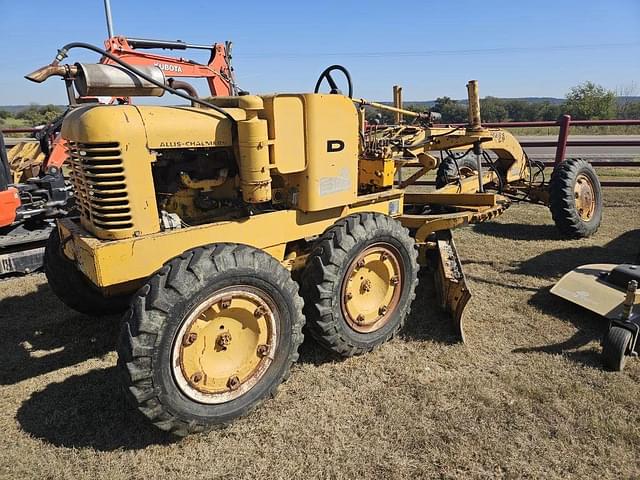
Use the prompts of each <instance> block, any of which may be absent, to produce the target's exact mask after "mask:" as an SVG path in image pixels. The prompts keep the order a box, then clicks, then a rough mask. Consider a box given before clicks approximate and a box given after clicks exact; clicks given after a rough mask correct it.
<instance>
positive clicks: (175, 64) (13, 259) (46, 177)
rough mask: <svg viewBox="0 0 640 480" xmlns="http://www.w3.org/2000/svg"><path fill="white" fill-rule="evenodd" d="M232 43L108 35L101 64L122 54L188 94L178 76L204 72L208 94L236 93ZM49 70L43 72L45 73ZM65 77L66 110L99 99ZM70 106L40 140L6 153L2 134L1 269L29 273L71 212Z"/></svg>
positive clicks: (119, 93) (121, 95)
mask: <svg viewBox="0 0 640 480" xmlns="http://www.w3.org/2000/svg"><path fill="white" fill-rule="evenodd" d="M231 48H232V45H231V42H225V43H224V44H221V43H216V44H213V45H194V44H189V43H185V42H182V41H166V40H148V39H141V38H127V37H123V36H110V38H108V39H107V40H106V41H105V52H107V54H108V56H107V55H104V56H102V58H101V59H100V64H102V65H113V64H115V60H114V59H120V60H123V61H126V62H127V63H129V64H131V65H137V66H142V67H145V66H151V67H157V68H158V69H160V70H162V72H164V73H165V74H166V76H167V80H166V83H167V85H169V86H171V87H173V88H175V89H179V90H182V91H186V92H187V93H188V94H190V95H191V96H194V95H195V96H197V94H196V92H195V90H194V89H193V87H192V86H191V85H190V84H189V83H187V82H184V81H181V80H176V78H202V79H205V80H206V82H207V86H208V89H209V94H210V95H212V96H216V95H221V96H228V95H235V94H237V93H238V92H237V89H236V84H235V80H234V75H233V68H232V67H231ZM146 49H170V50H187V49H191V50H192V49H196V50H205V51H208V52H210V57H209V60H208V62H207V63H206V64H200V63H197V62H194V61H192V60H188V59H185V58H174V57H168V56H165V55H158V54H155V53H148V52H146V51H145V50H146ZM89 68H91V67H89ZM43 73H44V72H43ZM51 73H53V72H52V71H48V72H46V74H47V75H49V74H51ZM83 74H86V75H89V76H91V82H92V84H94V85H95V84H96V83H97V84H99V85H100V86H101V87H107V86H108V85H106V84H105V83H104V82H105V81H108V79H107V78H99V77H95V75H100V74H99V72H98V71H97V70H94V71H91V72H83ZM30 80H34V81H39V80H40V79H39V78H30ZM66 80H67V81H66V87H67V90H69V89H71V93H72V94H71V96H70V97H69V98H70V99H72V101H71V102H70V105H69V110H71V109H73V108H76V107H77V106H79V105H83V104H87V103H97V102H98V99H97V95H95V94H94V93H93V92H91V91H87V92H85V95H83V96H81V97H80V98H76V97H75V95H74V94H73V78H72V77H71V76H69V75H67V76H66ZM40 81H41V80H40ZM134 93H135V92H134ZM105 96H109V97H112V98H111V103H116V104H123V103H129V98H128V96H129V94H128V93H127V91H125V90H124V89H117V90H115V95H114V96H111V95H105ZM69 110H67V112H65V113H64V114H63V115H61V116H60V117H59V118H58V119H57V120H55V121H54V122H52V123H51V124H50V125H47V126H46V127H45V128H43V129H42V130H40V131H39V132H38V133H37V138H38V140H39V142H21V143H19V144H17V145H16V146H14V147H13V148H12V149H11V150H10V151H9V152H8V154H7V150H6V148H5V146H4V139H2V138H0V156H1V163H2V167H0V275H4V274H8V273H18V272H19V273H28V272H30V271H33V270H35V269H37V268H40V267H41V266H42V258H43V253H44V248H43V247H42V241H43V240H46V238H47V237H48V236H49V233H50V231H51V228H52V224H53V219H55V218H59V217H64V216H67V215H69V214H70V212H73V209H74V200H73V190H72V188H71V186H70V185H69V184H68V182H65V178H64V176H63V164H64V162H65V161H66V159H67V152H66V150H67V145H66V143H65V141H64V139H63V138H62V137H60V127H61V125H62V121H63V120H64V117H65V116H66V115H67V113H68V112H69ZM1 136H2V134H1V133H0V137H1ZM34 174H35V176H34Z"/></svg>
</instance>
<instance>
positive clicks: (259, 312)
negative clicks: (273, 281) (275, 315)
mask: <svg viewBox="0 0 640 480" xmlns="http://www.w3.org/2000/svg"><path fill="white" fill-rule="evenodd" d="M266 313H267V309H266V308H264V305H260V306H259V307H258V308H256V310H255V311H254V312H253V316H254V317H256V318H258V317H262V316H263V315H265V314H266Z"/></svg>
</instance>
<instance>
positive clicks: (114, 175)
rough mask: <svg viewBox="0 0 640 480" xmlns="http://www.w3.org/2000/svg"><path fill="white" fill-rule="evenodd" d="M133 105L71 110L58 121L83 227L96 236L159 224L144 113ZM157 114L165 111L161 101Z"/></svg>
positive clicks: (128, 233)
mask: <svg viewBox="0 0 640 480" xmlns="http://www.w3.org/2000/svg"><path fill="white" fill-rule="evenodd" d="M142 108H145V107H134V106H133V105H122V106H118V107H111V106H105V105H102V106H90V107H81V108H77V109H74V110H72V111H71V112H70V113H69V114H67V116H66V118H65V121H64V123H63V126H62V136H63V137H64V138H66V139H68V140H69V142H68V147H69V161H68V164H69V176H70V179H71V182H72V183H73V185H74V187H75V198H76V204H77V205H78V208H79V210H80V219H81V222H82V225H83V227H84V228H85V229H86V230H88V231H89V232H91V233H92V234H93V235H95V236H96V237H97V238H101V239H118V238H129V237H133V236H142V235H148V234H151V233H155V232H158V231H159V230H160V222H159V220H158V209H157V207H156V195H155V189H154V185H153V177H152V175H151V163H152V162H153V161H154V160H155V155H154V154H153V153H152V152H151V151H150V150H149V149H148V148H147V140H148V139H147V136H146V129H145V124H144V117H143V116H142V115H141V114H140V109H142ZM146 108H155V109H158V112H159V114H162V115H167V112H166V111H165V110H162V108H161V107H146Z"/></svg>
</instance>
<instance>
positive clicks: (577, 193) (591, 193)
mask: <svg viewBox="0 0 640 480" xmlns="http://www.w3.org/2000/svg"><path fill="white" fill-rule="evenodd" d="M573 193H574V197H575V202H576V211H577V212H578V215H579V216H580V218H581V219H582V220H585V221H589V220H591V217H593V213H594V212H595V210H596V195H595V188H594V186H593V182H592V180H591V179H590V178H589V177H588V176H587V175H585V174H580V175H578V177H577V178H576V183H575V185H574V186H573Z"/></svg>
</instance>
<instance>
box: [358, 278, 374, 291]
mask: <svg viewBox="0 0 640 480" xmlns="http://www.w3.org/2000/svg"><path fill="white" fill-rule="evenodd" d="M360 287H361V288H362V291H363V292H370V291H371V280H369V279H368V278H365V279H364V280H363V281H362V284H361V285H360Z"/></svg>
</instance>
